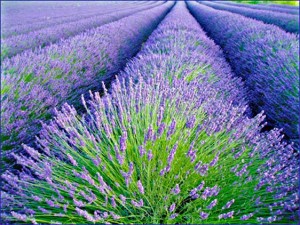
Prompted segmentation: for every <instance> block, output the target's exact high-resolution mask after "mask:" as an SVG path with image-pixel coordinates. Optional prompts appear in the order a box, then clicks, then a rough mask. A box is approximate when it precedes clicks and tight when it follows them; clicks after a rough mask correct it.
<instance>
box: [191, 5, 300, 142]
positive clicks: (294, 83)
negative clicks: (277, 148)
mask: <svg viewBox="0 0 300 225" xmlns="http://www.w3.org/2000/svg"><path fill="white" fill-rule="evenodd" d="M188 5H189V9H190V11H191V12H192V14H193V15H194V16H195V17H196V19H197V20H198V22H199V23H200V24H201V26H202V27H203V28H204V30H205V31H206V32H208V35H209V36H210V37H212V38H213V39H214V40H215V42H216V43H217V44H219V45H220V46H221V47H222V48H223V50H224V52H225V54H226V57H227V59H228V60H229V62H230V65H231V67H232V69H233V71H234V72H235V73H236V74H237V75H238V76H240V77H242V78H243V79H244V80H245V85H246V86H247V87H248V90H249V94H248V99H249V102H250V105H251V106H252V109H253V111H254V113H259V112H260V111H262V110H264V111H265V112H266V114H267V118H268V121H269V123H270V125H271V126H275V127H280V128H283V129H284V132H285V134H287V135H288V137H290V138H291V139H294V140H295V141H296V142H298V141H299V130H298V124H299V111H300V110H299V66H298V63H299V54H298V49H299V41H298V37H297V36H296V35H294V34H289V33H286V32H284V31H282V30H281V29H279V28H278V27H276V26H272V25H266V24H263V23H262V22H259V21H256V20H253V19H249V18H246V17H243V16H240V15H237V14H233V13H230V12H226V11H220V10H215V9H212V8H210V7H207V6H204V5H201V4H198V3H192V2H188Z"/></svg>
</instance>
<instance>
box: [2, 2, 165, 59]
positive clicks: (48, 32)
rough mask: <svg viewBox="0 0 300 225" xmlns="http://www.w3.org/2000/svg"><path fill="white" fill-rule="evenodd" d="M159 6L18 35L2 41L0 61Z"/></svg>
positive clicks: (140, 8) (128, 10)
mask: <svg viewBox="0 0 300 225" xmlns="http://www.w3.org/2000/svg"><path fill="white" fill-rule="evenodd" d="M161 4H162V3H161V2H158V3H155V4H153V5H150V6H148V5H146V6H138V7H131V8H130V7H129V8H125V9H122V8H120V9H119V10H116V11H115V12H113V13H111V14H106V15H99V16H94V17H89V18H86V19H82V20H78V21H73V22H67V23H63V24H60V25H57V26H51V27H47V28H45V29H40V30H36V31H32V32H29V33H27V34H20V35H17V36H12V37H10V38H7V39H2V40H1V59H3V58H6V57H11V56H14V55H16V54H18V53H21V52H23V51H25V50H28V49H35V48H38V47H39V48H41V47H42V48H43V47H45V46H46V45H49V44H51V43H55V42H58V41H61V40H62V39H66V38H69V37H72V36H74V35H76V34H80V33H82V32H84V31H86V30H89V29H92V28H96V27H99V26H101V25H103V24H106V23H110V22H113V21H116V20H119V19H121V18H123V17H126V16H130V15H131V14H133V13H136V12H139V11H141V10H146V9H149V8H152V7H156V6H158V5H161Z"/></svg>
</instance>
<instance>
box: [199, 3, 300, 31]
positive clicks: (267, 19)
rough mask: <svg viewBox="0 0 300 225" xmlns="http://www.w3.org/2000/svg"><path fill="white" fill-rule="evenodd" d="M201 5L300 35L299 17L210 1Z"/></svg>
mask: <svg viewBox="0 0 300 225" xmlns="http://www.w3.org/2000/svg"><path fill="white" fill-rule="evenodd" d="M201 4H204V5H207V6H210V7H213V8H215V9H220V10H226V11H229V12H232V13H237V14H241V15H243V16H247V17H250V18H252V19H257V20H261V21H263V22H264V23H267V24H274V25H276V26H279V27H280V28H282V29H283V30H285V31H288V32H291V33H296V34H299V15H290V14H287V13H279V12H278V13H277V12H270V11H267V10H256V9H247V8H243V7H237V6H231V5H225V4H220V3H214V2H208V1H201Z"/></svg>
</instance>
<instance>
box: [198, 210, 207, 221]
mask: <svg viewBox="0 0 300 225" xmlns="http://www.w3.org/2000/svg"><path fill="white" fill-rule="evenodd" d="M208 216H209V213H206V212H203V211H201V212H200V218H201V219H202V220H206V219H207V217H208Z"/></svg>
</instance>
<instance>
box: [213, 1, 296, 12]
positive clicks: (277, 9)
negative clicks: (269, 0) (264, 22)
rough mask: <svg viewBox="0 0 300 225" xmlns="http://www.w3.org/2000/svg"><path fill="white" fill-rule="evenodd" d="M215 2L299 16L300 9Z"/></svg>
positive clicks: (222, 2)
mask: <svg viewBox="0 0 300 225" xmlns="http://www.w3.org/2000/svg"><path fill="white" fill-rule="evenodd" d="M215 2H217V3H221V4H228V5H232V6H239V7H246V8H250V9H259V10H268V11H273V12H281V13H288V14H293V15H299V9H298V8H296V7H293V8H282V7H278V6H277V5H276V6H273V5H262V4H257V5H251V4H243V3H235V2H230V1H215Z"/></svg>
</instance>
